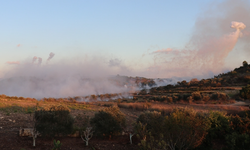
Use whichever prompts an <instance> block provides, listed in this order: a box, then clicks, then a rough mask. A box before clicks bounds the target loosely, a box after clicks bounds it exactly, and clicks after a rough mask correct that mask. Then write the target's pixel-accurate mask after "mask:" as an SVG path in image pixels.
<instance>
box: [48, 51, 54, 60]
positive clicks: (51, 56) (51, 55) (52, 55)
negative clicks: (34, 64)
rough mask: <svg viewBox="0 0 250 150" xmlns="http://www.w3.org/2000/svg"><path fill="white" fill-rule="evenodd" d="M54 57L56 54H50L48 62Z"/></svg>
mask: <svg viewBox="0 0 250 150" xmlns="http://www.w3.org/2000/svg"><path fill="white" fill-rule="evenodd" d="M54 56H55V54H54V53H52V52H51V53H50V54H49V58H48V59H47V61H49V60H51V59H52V58H53V57H54Z"/></svg>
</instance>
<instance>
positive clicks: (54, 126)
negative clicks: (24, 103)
mask: <svg viewBox="0 0 250 150" xmlns="http://www.w3.org/2000/svg"><path fill="white" fill-rule="evenodd" d="M35 119H36V125H35V128H36V131H38V132H39V133H40V134H41V135H42V136H44V137H55V136H63V135H68V134H71V133H72V131H73V123H74V119H73V117H72V116H71V115H70V110H69V109H68V108H67V107H66V106H62V105H58V106H52V107H49V108H42V109H40V110H37V111H35Z"/></svg>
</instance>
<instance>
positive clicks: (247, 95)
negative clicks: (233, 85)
mask: <svg viewBox="0 0 250 150" xmlns="http://www.w3.org/2000/svg"><path fill="white" fill-rule="evenodd" d="M240 96H241V97H242V98H244V99H250V85H247V86H245V87H242V89H241V90H240Z"/></svg>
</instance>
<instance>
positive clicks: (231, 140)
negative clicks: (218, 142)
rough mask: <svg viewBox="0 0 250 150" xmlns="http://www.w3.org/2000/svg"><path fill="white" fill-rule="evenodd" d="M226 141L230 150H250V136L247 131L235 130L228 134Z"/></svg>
mask: <svg viewBox="0 0 250 150" xmlns="http://www.w3.org/2000/svg"><path fill="white" fill-rule="evenodd" d="M226 143H227V149H228V150H249V147H250V137H249V135H248V134H246V133H243V134H240V133H236V132H233V133H232V134H228V135H227V136H226Z"/></svg>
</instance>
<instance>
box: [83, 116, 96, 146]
mask: <svg viewBox="0 0 250 150" xmlns="http://www.w3.org/2000/svg"><path fill="white" fill-rule="evenodd" d="M82 126H83V129H82V131H81V138H82V140H83V141H85V143H86V146H88V145H89V140H90V139H91V138H92V136H93V133H94V131H93V130H92V127H91V126H90V119H89V117H88V116H84V123H83V125H82Z"/></svg>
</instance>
